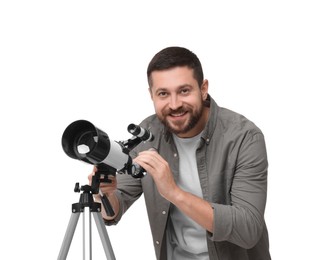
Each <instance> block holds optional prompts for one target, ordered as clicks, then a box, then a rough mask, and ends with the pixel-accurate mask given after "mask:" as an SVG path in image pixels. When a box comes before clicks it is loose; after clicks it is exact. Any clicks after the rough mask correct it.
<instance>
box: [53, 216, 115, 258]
mask: <svg viewBox="0 0 335 260" xmlns="http://www.w3.org/2000/svg"><path fill="white" fill-rule="evenodd" d="M80 214H83V212H81V213H79V212H76V213H72V215H71V218H70V221H69V224H68V227H67V229H66V233H65V237H64V240H63V243H62V246H61V249H60V252H59V255H58V258H57V259H58V260H65V259H66V257H67V254H68V252H69V249H70V245H71V242H72V239H73V235H74V232H75V230H76V226H77V224H78V220H79V217H80ZM90 214H93V217H94V220H95V223H96V226H97V229H98V232H99V235H100V239H101V242H102V245H103V248H104V250H105V255H106V258H107V260H115V256H114V252H113V249H112V245H111V242H110V240H109V237H108V233H107V229H106V226H105V223H104V222H103V219H102V216H101V213H100V212H90Z"/></svg>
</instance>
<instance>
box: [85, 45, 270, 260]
mask: <svg viewBox="0 0 335 260" xmlns="http://www.w3.org/2000/svg"><path fill="white" fill-rule="evenodd" d="M147 77H148V83H149V92H150V95H151V99H152V101H153V105H154V107H155V114H154V115H151V116H149V117H148V118H146V119H145V120H144V121H143V122H142V123H141V126H142V127H144V128H147V129H149V130H150V131H151V132H152V133H153V135H154V136H155V140H154V141H153V142H150V143H149V142H148V143H142V144H140V145H139V146H137V147H136V148H135V149H134V150H133V151H132V152H133V153H132V157H133V158H134V161H135V162H136V163H138V164H139V165H141V166H142V167H143V168H144V169H145V170H146V171H147V173H148V174H147V175H146V176H145V177H144V178H142V179H134V178H132V177H131V176H129V175H117V178H116V179H114V180H113V183H112V184H102V185H101V187H100V188H101V190H102V192H103V193H105V194H107V196H108V198H109V200H110V202H111V203H112V205H113V207H114V211H115V216H113V217H108V216H106V214H104V219H105V222H106V224H116V223H117V222H118V221H119V220H120V219H121V217H122V215H123V214H124V213H125V212H126V211H127V209H128V208H129V207H130V206H131V205H132V203H133V202H134V201H136V200H137V199H138V198H139V197H140V196H141V194H142V193H144V196H145V201H146V206H147V211H148V217H149V221H150V226H151V231H152V236H153V243H154V246H155V251H156V256H157V259H162V260H163V259H168V260H179V259H190V260H191V259H192V260H193V259H220V260H221V259H223V260H256V259H257V260H269V259H271V257H270V253H269V241H268V233H267V228H266V224H265V221H264V211H265V205H266V194H267V167H268V163H267V155H266V148H265V141H264V136H263V134H262V132H261V130H260V129H259V128H258V127H257V126H256V125H255V124H254V123H252V122H251V121H249V120H248V119H246V118H245V117H244V116H242V115H240V114H237V113H235V112H233V111H231V110H228V109H226V108H222V107H219V106H218V105H217V103H216V102H215V101H214V99H213V98H212V97H210V95H209V94H208V87H209V83H208V80H206V79H204V76H203V71H202V66H201V63H200V61H199V59H198V57H197V56H196V55H195V54H194V53H193V52H191V51H189V50H188V49H186V48H182V47H168V48H165V49H163V50H161V51H160V52H158V53H157V54H156V55H155V56H154V57H153V59H152V60H151V62H150V63H149V66H148V69H147ZM92 174H94V173H92ZM91 176H92V175H90V177H91ZM96 199H97V200H99V198H98V197H97V198H96ZM135 217H136V216H135Z"/></svg>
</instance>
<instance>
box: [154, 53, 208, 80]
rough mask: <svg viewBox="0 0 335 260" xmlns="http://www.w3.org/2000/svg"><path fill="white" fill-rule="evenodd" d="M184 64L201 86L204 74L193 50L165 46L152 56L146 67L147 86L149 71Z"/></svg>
mask: <svg viewBox="0 0 335 260" xmlns="http://www.w3.org/2000/svg"><path fill="white" fill-rule="evenodd" d="M184 66H186V67H188V68H190V69H192V70H193V76H194V78H195V79H196V80H197V82H198V84H199V86H201V85H202V82H203V80H204V74H203V71H202V66H201V63H200V60H199V59H198V57H197V56H196V55H195V54H194V53H193V52H191V51H190V50H188V49H186V48H183V47H167V48H165V49H163V50H161V51H160V52H158V53H157V54H156V55H155V56H154V57H153V58H152V60H151V61H150V63H149V65H148V69H147V78H148V83H149V86H150V87H151V86H152V78H151V73H152V72H153V71H159V70H167V69H171V68H174V67H184Z"/></svg>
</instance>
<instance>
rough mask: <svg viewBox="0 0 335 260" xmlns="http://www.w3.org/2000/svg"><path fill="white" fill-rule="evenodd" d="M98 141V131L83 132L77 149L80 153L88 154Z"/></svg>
mask: <svg viewBox="0 0 335 260" xmlns="http://www.w3.org/2000/svg"><path fill="white" fill-rule="evenodd" d="M97 142H98V136H97V135H96V131H87V132H85V133H83V134H82V135H81V136H80V137H79V138H78V142H77V151H78V153H80V154H87V153H89V152H91V151H93V150H94V148H95V146H96V144H97Z"/></svg>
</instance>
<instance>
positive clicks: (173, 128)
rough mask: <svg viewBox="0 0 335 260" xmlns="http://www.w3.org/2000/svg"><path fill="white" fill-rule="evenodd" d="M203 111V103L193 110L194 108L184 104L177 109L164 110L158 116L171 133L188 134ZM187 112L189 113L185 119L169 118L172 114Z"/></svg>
mask: <svg viewBox="0 0 335 260" xmlns="http://www.w3.org/2000/svg"><path fill="white" fill-rule="evenodd" d="M203 111H204V106H203V105H201V106H200V107H199V109H197V110H192V108H189V107H185V106H183V107H180V108H179V109H177V110H172V109H168V110H167V111H163V113H162V114H161V115H159V116H158V118H159V119H160V121H161V122H162V123H163V124H164V125H165V127H167V129H168V130H169V131H170V132H171V133H173V134H176V135H178V134H186V133H187V132H189V131H190V130H192V129H193V128H194V127H195V126H196V125H197V124H198V122H199V120H200V118H201V116H202V114H203ZM185 113H186V115H187V118H186V119H185V120H180V121H177V122H171V121H170V120H169V119H168V117H169V116H171V115H180V114H185Z"/></svg>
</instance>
